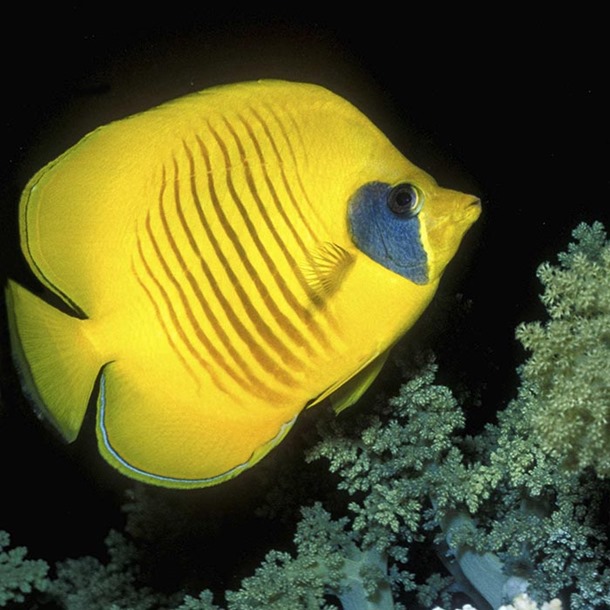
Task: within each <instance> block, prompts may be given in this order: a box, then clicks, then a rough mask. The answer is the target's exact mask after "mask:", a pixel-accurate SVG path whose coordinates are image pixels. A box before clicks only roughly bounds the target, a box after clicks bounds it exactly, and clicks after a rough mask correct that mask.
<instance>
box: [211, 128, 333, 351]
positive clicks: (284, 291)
mask: <svg viewBox="0 0 610 610" xmlns="http://www.w3.org/2000/svg"><path fill="white" fill-rule="evenodd" d="M224 122H225V125H226V126H227V128H228V129H229V131H230V132H231V135H232V137H233V138H234V140H235V143H236V145H237V147H238V151H239V154H240V157H241V161H242V164H243V169H244V172H245V176H246V181H247V184H248V187H249V189H250V193H251V194H252V196H253V198H254V200H255V203H256V205H257V209H258V211H259V213H260V214H261V216H262V218H263V220H264V222H265V224H266V226H267V228H268V229H269V230H270V231H271V233H272V234H273V236H274V238H275V239H276V241H277V243H278V245H279V246H280V247H284V246H283V243H282V241H281V239H280V238H279V236H278V234H277V231H276V230H275V227H273V225H272V223H271V221H270V219H269V216H268V213H267V211H266V209H265V206H264V203H263V201H262V200H261V198H260V196H259V193H258V190H257V188H256V185H255V183H254V179H253V177H252V174H251V171H250V168H249V167H248V161H247V159H246V156H245V151H244V148H243V145H242V143H241V141H240V140H239V137H238V135H237V134H236V132H235V131H234V129H233V128H232V126H231V125H230V123H229V122H228V121H227V120H226V119H224ZM209 128H210V130H211V132H212V135H213V136H214V138H215V139H216V142H217V143H218V146H219V147H220V149H221V152H222V154H223V156H224V159H225V168H226V178H227V187H228V189H229V192H230V193H231V197H232V198H233V201H234V203H235V205H236V207H237V210H238V211H239V213H240V215H241V217H242V219H243V221H244V223H245V225H246V227H247V229H248V234H249V235H250V237H251V239H252V241H253V243H254V244H255V246H256V249H257V251H258V253H259V254H260V256H261V258H262V260H263V261H264V263H265V266H266V267H267V269H268V271H269V273H270V275H271V277H272V278H273V280H274V282H275V284H276V287H277V289H278V290H279V292H280V293H281V295H282V297H283V299H284V301H285V302H286V303H287V304H288V306H289V307H291V309H292V310H293V311H294V312H295V314H296V315H297V317H298V318H299V320H300V321H301V322H303V323H304V324H305V326H306V327H307V328H308V330H310V332H311V333H312V334H313V335H314V336H315V337H316V339H317V340H318V342H319V343H320V344H321V345H322V346H324V347H326V348H327V347H329V343H328V339H327V338H326V336H325V335H324V333H323V332H322V330H321V329H320V327H319V326H318V325H317V323H316V321H315V320H314V319H313V317H312V312H311V311H310V310H309V309H307V308H305V307H303V306H302V305H301V303H299V301H298V300H297V299H296V297H295V295H294V294H293V292H292V291H291V290H290V288H289V287H288V285H287V284H286V282H285V281H284V278H283V277H282V276H281V275H280V274H279V273H277V268H276V266H275V263H274V262H273V260H272V259H271V257H270V255H269V253H268V252H267V249H266V248H265V246H264V244H263V243H262V241H261V238H260V236H259V235H258V231H257V230H256V227H255V226H254V224H253V223H252V220H251V219H250V217H249V215H248V212H247V210H246V209H245V206H244V204H243V202H242V201H241V199H240V197H239V195H238V194H237V191H236V189H235V185H234V183H233V179H232V176H231V171H230V169H231V164H230V157H229V151H228V148H227V145H226V144H225V142H224V140H223V139H222V138H221V137H220V135H219V134H218V133H217V132H216V130H214V128H213V127H212V126H211V125H209ZM248 264H249V263H248ZM249 266H250V269H251V270H252V271H251V274H252V279H253V281H254V282H255V283H256V284H257V287H259V286H260V288H259V290H261V291H262V292H264V293H266V294H268V291H267V289H266V288H265V287H264V285H263V284H262V282H261V280H260V277H259V276H258V274H257V273H256V271H255V270H254V268H253V267H252V265H250V264H249ZM268 306H269V308H270V309H271V308H272V307H274V308H275V310H276V311H277V315H279V316H280V317H279V318H278V323H280V324H281V326H282V330H283V331H284V332H285V333H286V334H287V335H288V336H289V337H290V338H291V339H292V340H293V341H296V342H298V343H299V344H300V345H305V346H309V343H308V341H307V339H306V337H304V336H303V334H302V333H301V331H299V330H298V329H297V328H296V327H295V326H294V325H293V324H292V322H290V320H289V319H288V318H287V317H286V316H285V315H284V314H283V313H281V311H280V310H279V308H277V307H276V306H275V301H273V300H271V301H269V302H268ZM274 315H275V314H274Z"/></svg>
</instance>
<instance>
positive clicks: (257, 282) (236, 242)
mask: <svg viewBox="0 0 610 610" xmlns="http://www.w3.org/2000/svg"><path fill="white" fill-rule="evenodd" d="M209 127H210V131H212V133H213V134H214V137H215V138H216V139H217V141H218V140H219V146H221V149H223V148H224V144H223V142H222V140H221V139H220V136H218V134H216V133H215V132H214V131H213V130H212V127H211V126H209ZM197 143H198V145H199V149H200V152H201V155H202V157H203V159H204V161H205V164H206V169H207V173H208V191H209V195H210V199H211V201H212V205H213V206H214V210H215V212H216V216H217V218H218V220H219V222H220V226H221V227H222V230H223V231H224V233H225V235H226V237H227V238H228V239H229V241H230V242H231V244H232V246H233V248H234V249H235V251H236V252H237V255H238V257H239V258H240V260H241V262H242V263H243V265H244V267H245V270H246V272H247V273H248V276H249V277H250V278H251V279H252V281H253V283H254V286H255V288H256V291H257V292H258V294H259V296H260V298H261V300H262V301H263V302H264V303H265V304H266V305H267V308H268V310H269V313H270V315H271V316H272V317H273V319H274V320H275V321H276V322H277V323H278V325H279V326H280V327H281V329H282V330H283V332H284V333H285V334H286V335H287V336H288V337H290V339H291V340H292V341H294V342H295V343H296V344H297V345H299V346H300V347H303V348H304V349H305V350H306V352H307V353H308V354H309V355H310V356H311V355H313V354H314V352H313V349H312V347H311V345H310V344H309V343H308V342H307V341H306V340H305V338H304V337H303V335H302V333H301V332H300V331H299V330H298V329H297V328H296V327H295V326H294V324H293V323H292V322H291V321H290V320H289V319H288V318H287V317H286V315H285V314H284V313H283V312H282V311H281V310H280V309H279V307H278V306H277V303H276V302H275V300H274V299H273V297H272V296H271V294H270V293H269V290H268V288H267V287H266V286H265V284H264V283H263V281H262V280H261V278H260V276H259V275H258V273H257V271H256V269H255V268H254V266H253V265H252V263H251V262H250V260H249V257H248V256H247V253H246V252H245V251H244V249H243V246H242V244H241V241H240V238H239V236H238V235H237V234H236V233H235V230H234V229H233V227H232V226H231V224H230V223H229V221H228V219H227V217H226V215H225V213H224V211H223V209H222V204H221V202H220V200H219V198H218V194H217V192H216V187H215V185H214V179H213V175H212V167H211V159H210V154H209V151H208V149H207V147H206V145H205V143H204V142H203V140H202V139H201V138H199V137H197ZM223 154H224V155H225V164H226V170H227V180H228V181H230V176H229V174H230V172H229V167H230V163H229V158H228V153H226V148H224V151H223ZM231 187H232V184H231ZM233 194H235V195H236V193H235V189H234V187H233V188H232V195H233ZM235 203H236V205H237V206H238V209H239V211H240V213H241V215H242V217H243V216H245V215H246V212H245V210H244V207H243V204H242V203H241V201H240V200H239V198H237V201H236V202H235ZM248 221H249V219H248ZM247 224H248V228H249V232H250V234H252V233H254V236H255V237H254V239H255V242H256V245H257V249H258V250H259V251H260V249H262V250H263V251H265V249H264V246H263V245H262V243H261V242H260V238H259V237H258V235H256V230H255V228H254V227H253V226H252V223H251V221H249V222H247ZM216 254H217V256H218V257H219V259H220V260H221V261H222V263H223V264H224V265H225V270H226V272H227V274H228V275H229V277H230V278H231V281H235V282H237V278H236V277H235V274H234V273H233V270H232V269H231V266H230V264H229V262H228V261H227V259H226V257H224V255H223V254H222V253H221V252H220V251H219V249H218V251H216ZM265 254H266V255H267V261H268V264H269V263H271V261H270V260H269V256H268V254H267V253H266V251H265ZM271 264H272V263H271ZM276 276H277V274H274V275H273V277H274V279H275V278H276ZM237 286H240V285H239V284H237ZM240 291H241V286H240ZM241 293H242V295H243V298H244V299H245V300H246V301H248V302H249V299H248V296H247V295H246V294H245V292H243V291H241ZM248 306H249V307H250V308H251V309H252V305H251V304H250V303H249V305H248ZM252 311H254V310H253V309H252ZM256 315H257V317H258V313H257V314H256Z"/></svg>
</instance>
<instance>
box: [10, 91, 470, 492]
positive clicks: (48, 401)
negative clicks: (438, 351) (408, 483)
mask: <svg viewBox="0 0 610 610" xmlns="http://www.w3.org/2000/svg"><path fill="white" fill-rule="evenodd" d="M479 213H480V204H479V200H478V199H477V198H476V197H473V196H471V195H466V194H463V193H459V192H456V191H452V190H448V189H444V188H441V187H439V186H438V185H437V184H436V182H435V181H434V180H433V179H432V178H431V177H430V176H429V175H428V174H426V173H425V172H424V171H422V170H421V169H418V168H417V167H415V166H414V165H413V164H411V163H410V162H409V161H408V160H407V159H406V158H405V157H404V156H403V155H402V154H401V153H399V152H398V151H397V150H396V149H395V148H394V147H393V146H392V144H391V143H390V142H389V141H388V139H387V138H386V137H385V136H384V135H383V134H382V133H381V132H380V131H379V130H378V129H377V128H376V127H375V126H374V125H373V124H372V123H371V122H370V121H369V120H368V119H367V118H366V117H365V116H364V115H363V114H362V113H361V112H359V111H358V110H357V109H356V108H354V106H352V105H351V104H350V103H348V102H347V101H345V100H344V99H342V98H340V97H338V96H336V95H335V94H333V93H331V92H329V91H328V90H326V89H324V88H321V87H319V86H315V85H309V84H300V83H290V82H283V81H260V82H252V83H242V84H235V85H228V86H223V87H216V88H212V89H209V90H205V91H202V92H200V93H195V94H192V95H188V96H186V97H183V98H180V99H177V100H175V101H172V102H169V103H166V104H164V105H162V106H159V107H157V108H154V109H152V110H149V111H147V112H143V113H141V114H137V115H135V116H131V117H128V118H126V119H123V120H120V121H116V122H114V123H111V124H110V125H107V126H104V127H100V128H98V129H96V130H95V131H93V132H92V133H90V134H88V135H87V136H85V137H84V138H83V139H82V140H81V141H80V142H78V143H77V144H76V145H75V146H73V147H72V148H70V149H69V150H68V151H67V152H65V153H64V154H63V155H61V156H60V157H59V158H58V159H56V160H55V161H52V162H51V163H49V164H48V165H47V166H46V167H44V168H43V169H41V170H40V171H39V172H38V173H37V174H36V175H35V176H34V177H33V178H32V179H31V181H30V182H29V183H28V185H27V187H26V189H25V191H24V193H23V196H22V199H21V204H20V228H21V229H20V230H21V246H22V249H23V252H24V254H25V257H26V259H27V261H28V263H29V265H30V266H31V268H32V270H33V271H34V273H35V274H36V276H37V277H38V279H39V280H40V281H41V282H42V283H43V284H44V285H45V286H46V287H47V288H48V289H49V290H50V291H51V292H52V293H53V294H55V295H57V296H58V297H60V299H62V301H63V302H64V304H65V306H62V308H61V309H59V308H56V307H54V306H52V305H50V304H48V303H47V302H45V301H43V300H41V299H40V298H39V297H37V296H34V295H33V294H32V293H31V292H29V291H28V290H26V289H25V288H23V287H21V286H20V285H18V284H17V283H15V282H12V281H11V282H9V285H8V288H7V303H8V310H9V318H10V329H11V339H12V344H13V351H14V354H15V359H16V362H17V364H18V367H19V369H20V371H21V374H22V377H23V381H24V386H25V388H26V390H27V391H28V393H30V394H31V397H32V399H33V401H34V402H35V403H36V405H38V407H39V408H40V409H41V410H42V412H43V413H44V414H45V415H46V416H48V418H49V419H50V420H51V421H52V423H53V424H54V425H55V426H56V427H57V428H58V429H59V431H60V432H61V433H62V434H63V436H64V437H65V438H66V439H67V440H68V441H71V440H73V439H74V438H75V437H76V436H77V434H78V432H79V428H80V427H81V424H82V421H83V418H84V415H85V411H86V409H87V404H88V402H89V400H90V398H91V396H92V394H93V392H94V391H95V392H96V393H97V437H98V445H99V450H100V452H101V453H102V455H103V456H104V458H106V460H108V462H110V464H112V465H113V466H115V467H116V468H118V469H119V470H120V471H121V472H123V473H124V474H125V475H128V476H130V477H133V478H135V479H139V480H142V481H144V482H147V483H152V484H157V485H163V486H168V487H182V488H188V487H204V486H208V485H214V484H216V483H220V482H222V481H225V480H227V479H229V478H231V477H234V476H236V475H238V474H239V473H240V472H242V471H244V470H245V469H246V468H249V467H250V466H252V465H253V464H255V463H256V462H258V461H259V460H260V459H261V458H262V457H263V456H264V455H265V454H266V453H268V452H269V451H270V450H271V449H272V448H273V447H274V446H275V445H277V444H278V443H279V442H280V441H281V440H282V439H283V438H284V436H285V435H286V434H287V433H288V431H289V430H290V428H291V426H292V425H293V424H294V422H295V419H296V417H297V416H298V414H299V412H301V411H302V410H303V409H304V408H306V407H310V406H312V405H314V404H316V403H319V402H320V401H322V400H323V399H325V398H330V400H331V401H332V404H333V406H334V408H335V409H336V410H337V411H340V410H341V409H344V408H345V407H347V406H349V405H350V404H352V403H353V402H355V401H356V400H357V399H358V398H359V397H360V395H361V394H362V393H363V392H364V390H365V389H366V388H367V387H368V386H369V384H370V383H371V382H372V381H373V379H374V378H375V376H376V375H377V373H378V372H379V370H380V368H381V366H382V365H383V363H384V361H385V359H386V357H387V353H388V350H389V349H390V347H391V346H392V345H393V344H394V343H395V342H396V341H397V339H398V338H400V336H401V335H402V334H404V333H405V331H406V330H407V329H408V328H409V327H410V326H411V325H412V324H413V323H414V322H415V320H416V319H417V318H418V316H419V315H420V314H421V313H422V311H423V310H424V308H425V307H426V305H427V304H428V303H429V301H430V299H431V298H432V296H433V294H434V292H435V290H436V288H437V285H438V282H439V279H440V277H441V274H442V272H443V270H444V268H445V266H446V265H447V263H448V262H449V261H450V259H451V258H452V256H453V255H454V253H455V252H456V250H457V248H458V246H459V243H460V241H461V239H462V237H463V235H464V233H465V231H466V230H467V229H468V227H470V225H471V224H472V223H473V222H474V221H475V220H476V219H477V217H478V216H479Z"/></svg>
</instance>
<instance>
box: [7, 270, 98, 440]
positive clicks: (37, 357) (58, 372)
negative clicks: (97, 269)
mask: <svg viewBox="0 0 610 610" xmlns="http://www.w3.org/2000/svg"><path fill="white" fill-rule="evenodd" d="M6 293H7V294H6V297H7V305H8V317H9V328H10V334H11V344H12V346H13V352H14V358H15V361H16V363H17V366H18V367H19V373H20V375H21V376H22V379H23V383H24V387H25V388H26V390H27V392H28V394H29V395H30V398H31V399H32V400H33V401H34V402H35V404H36V406H37V407H38V408H39V409H40V411H41V412H42V413H43V414H44V415H45V416H47V417H48V418H49V419H50V420H51V421H52V423H53V424H54V425H55V426H56V427H57V429H58V430H59V431H60V432H61V434H62V435H63V436H64V437H65V438H66V439H67V440H68V441H72V440H74V439H75V438H76V436H77V434H78V431H79V429H80V427H81V424H82V421H83V418H84V416H85V411H86V410H87V404H88V402H89V398H90V396H91V392H92V390H93V386H94V384H95V380H96V377H97V374H98V372H99V370H100V367H101V364H102V363H101V361H100V357H99V355H98V353H97V352H96V351H95V349H94V347H93V346H92V344H91V342H90V341H89V339H88V338H87V336H86V334H85V332H84V330H85V325H86V323H87V320H80V319H78V318H75V317H72V316H70V315H68V314H65V313H63V312H61V311H59V310H58V309H56V308H55V307H52V306H51V305H49V304H47V303H45V302H44V301H43V300H42V299H40V298H38V297H37V296H35V295H33V294H32V293H31V292H30V291H29V290H26V289H25V288H23V287H22V286H20V285H19V284H17V283H15V282H13V281H9V283H8V286H7V289H6Z"/></svg>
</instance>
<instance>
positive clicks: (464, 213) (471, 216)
mask: <svg viewBox="0 0 610 610" xmlns="http://www.w3.org/2000/svg"><path fill="white" fill-rule="evenodd" d="M482 211H483V206H482V204H481V200H480V199H479V198H478V197H476V198H474V199H473V200H472V201H471V202H470V203H468V204H466V206H465V208H463V209H462V210H461V214H460V217H459V218H456V220H457V221H458V222H461V223H469V224H473V223H474V222H476V220H477V219H478V218H479V216H480V215H481V213H482Z"/></svg>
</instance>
